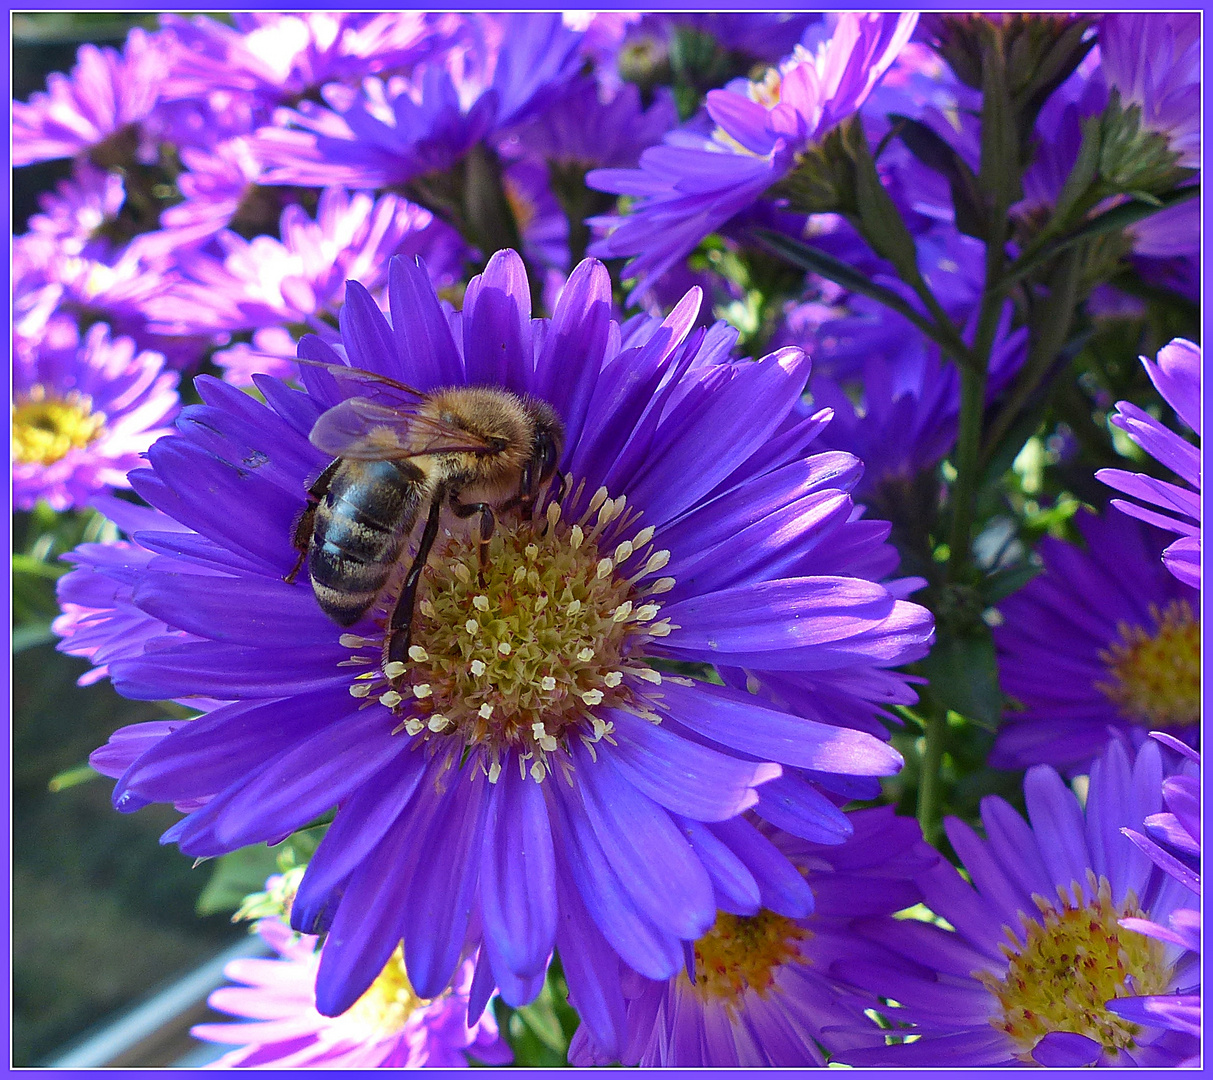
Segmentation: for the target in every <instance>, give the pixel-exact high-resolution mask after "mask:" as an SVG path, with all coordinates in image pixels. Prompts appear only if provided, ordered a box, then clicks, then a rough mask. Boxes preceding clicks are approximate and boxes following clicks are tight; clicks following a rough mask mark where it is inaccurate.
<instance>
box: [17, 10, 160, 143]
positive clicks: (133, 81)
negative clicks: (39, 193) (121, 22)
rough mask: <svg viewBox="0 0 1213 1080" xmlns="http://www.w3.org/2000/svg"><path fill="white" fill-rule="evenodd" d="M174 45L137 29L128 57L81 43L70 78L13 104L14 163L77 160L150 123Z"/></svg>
mask: <svg viewBox="0 0 1213 1080" xmlns="http://www.w3.org/2000/svg"><path fill="white" fill-rule="evenodd" d="M172 47H173V43H172V40H171V38H166V37H165V36H164V35H162V34H148V33H147V32H146V31H144V30H141V29H139V28H138V27H136V28H135V29H133V30H131V32H130V34H129V35H128V37H127V39H126V45H125V46H124V48H123V50H122V53H121V54H119V53H118V52H116V51H115V50H114V49H109V48H104V49H99V48H97V47H96V46H95V45H81V46H80V51H79V53H78V54H77V58H76V66H75V67H74V68H72V73H71V75H70V76H68V75H61V74H59V73H58V72H52V73H51V74H50V75H48V76H47V78H46V87H47V88H46V91H45V92H38V93H35V94H32V95H31V96H30V99H29V101H28V102H21V101H14V102H13V132H12V152H13V164H14V165H31V164H33V163H34V162H36V161H49V160H51V159H53V158H62V157H74V156H75V155H77V154H82V153H85V152H86V151H89V150H93V149H95V148H96V147H97V146H99V145H100V144H101V143H103V142H105V140H106V139H108V138H109V137H110V136H111V135H115V134H117V133H118V132H120V131H122V130H123V129H124V128H126V127H127V126H128V125H130V124H137V123H138V122H139V121H141V120H144V119H145V118H146V117H147V116H148V114H149V113H150V112H151V111H152V109H153V108H154V107H155V105H156V102H157V100H158V99H159V96H160V86H161V83H162V82H163V80H164V77H165V75H166V74H167V73H168V70H169V66H170V55H171V52H172Z"/></svg>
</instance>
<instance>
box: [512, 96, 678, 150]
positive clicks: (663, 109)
mask: <svg viewBox="0 0 1213 1080" xmlns="http://www.w3.org/2000/svg"><path fill="white" fill-rule="evenodd" d="M677 123H678V109H677V106H675V104H674V98H673V96H672V95H671V94H670V93H669V91H668V90H661V91H659V92H658V93H657V94H656V95H654V100H653V103H652V105H650V106H649V107H648V108H647V109H645V108H644V107H643V105H641V102H640V91H639V90H638V89H637V88H636V87H635V86H633V85H632V84H631V83H627V84H625V85H624V86H622V87H620V89H619V91H618V93H616V94H615V95H614V96H613V97H611V98H609V99H608V100H603V97H602V94H601V92H600V90H599V88H598V86H597V85H596V84H595V83H594V81H593V80H592V79H579V80H578V81H577V82H575V83H574V84H573V85H572V86H571V87H570V88H569V90H568V91H567V92H566V93H564V94H562V95H561V96H560V98H559V99H558V100H557V101H555V102H554V103H553V104H552V106H551V107H550V108H548V109H545V110H544V111H543V112H542V113H540V114H539V116H538V117H536V118H535V119H534V120H532V121H531V122H530V123H528V124H526V125H524V126H523V127H522V128H520V129H519V130H518V131H517V133H516V134H514V135H513V136H511V138H509V139H508V140H506V141H505V142H504V143H503V144H502V148H501V149H502V153H503V154H505V155H507V156H511V157H512V156H514V155H515V154H526V155H527V156H533V157H537V158H540V159H542V160H544V161H555V162H559V163H560V164H573V165H579V166H581V167H582V168H584V169H589V168H593V167H594V166H600V167H611V168H628V167H631V166H634V165H635V164H636V162H637V160H638V159H639V158H640V154H641V151H643V150H646V149H647V148H648V147H650V146H652V145H653V144H654V143H656V142H660V141H661V137H662V136H663V135H664V134H665V133H666V132H667V131H669V130H670V129H671V128H672V127H673V126H674V125H675V124H677Z"/></svg>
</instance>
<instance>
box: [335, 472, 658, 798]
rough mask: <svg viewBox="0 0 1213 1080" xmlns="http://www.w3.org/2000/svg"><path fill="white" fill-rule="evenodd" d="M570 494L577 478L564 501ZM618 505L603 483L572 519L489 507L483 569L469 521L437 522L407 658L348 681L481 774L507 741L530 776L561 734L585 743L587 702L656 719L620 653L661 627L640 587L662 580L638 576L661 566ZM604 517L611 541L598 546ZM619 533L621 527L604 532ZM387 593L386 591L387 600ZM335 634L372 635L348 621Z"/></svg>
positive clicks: (593, 729)
mask: <svg viewBox="0 0 1213 1080" xmlns="http://www.w3.org/2000/svg"><path fill="white" fill-rule="evenodd" d="M580 502H581V499H580V489H578V491H577V492H576V493H575V494H574V496H573V497H572V499H571V500H570V502H569V505H572V506H577V505H580ZM629 518H630V519H631V522H634V520H635V516H634V515H630V514H628V513H627V512H625V499H624V498H623V497H620V498H618V499H610V498H608V497H607V492H606V489H605V488H603V489H600V490H599V491H598V493H597V494H596V495H595V496H594V497H593V498H592V499H591V500H590V502H589V504H588V507H587V509H586V510H585V512H584V513H582V514H581V516H580V517H579V518H578V519H577V520H567V519H566V518H565V517H564V516H563V514H562V507H561V505H560V504H559V503H552V504H551V505H550V506H549V507H548V509H547V512H546V513H545V514H544V515H542V516H536V517H533V518H527V519H521V518H520V517H519V516H518V515H501V516H500V517H499V518H498V520H497V525H496V528H495V530H494V532H493V537H492V540H491V542H490V544H489V554H488V560H487V565H486V567H485V569H483V570H482V569H481V566H480V550H479V549H480V544H479V538H478V536H477V534H476V531H475V530H474V529H473V530H470V531H466V532H462V533H451V532H447V534H446V535H445V536H444V537H442V538H441V539H440V540H439V541H438V542H437V543H435V545H434V548H433V551H432V552H431V554H430V558H429V560H428V562H427V564H426V568H425V571H424V572H423V573H422V576H421V583H420V585H419V587H418V591H417V607H416V611H415V613H414V617H413V624H412V634H411V639H410V640H411V644H410V646H409V661H410V662H409V663H408V664H393V663H387V664H384V665H383V667H382V668H381V669H379V670H373V671H368V672H366V673H364V674H363V675H361V676H358V677H357V678H356V679H355V680H354V683H353V685H352V686H351V687H350V692H351V693H352V694H353V695H354V696H355V697H365V698H370V697H371V696H372V695H375V696H376V697H377V698H378V700H379V701H380V702H381V703H382V704H384V705H387V706H388V707H389V708H391V709H392V710H393V711H395V712H397V713H400V714H402V715H404V716H405V717H406V719H405V720H404V721H403V722H402V723H401V724H400V725H399V727H398V728H397V729H396V730H397V731H401V730H403V731H404V732H406V733H407V734H408V735H410V736H413V737H416V738H421V739H425V740H427V741H433V740H437V741H440V742H443V743H445V744H447V745H449V746H451V747H452V748H454V749H463V748H473V749H478V750H480V751H482V752H483V753H482V757H481V760H482V762H483V769H484V771H485V772H486V773H487V775H488V777H489V780H490V781H492V782H494V783H495V782H496V781H497V779H498V777H499V776H500V773H501V759H502V757H503V756H504V755H505V754H506V753H507V752H508V751H510V750H514V751H517V754H518V760H519V768H520V770H522V771H529V772H530V774H531V777H532V778H533V779H534V780H536V781H537V782H538V781H540V780H542V779H543V778H544V776H546V775H547V774H548V773H550V772H551V771H552V766H553V760H552V757H553V755H555V754H557V753H558V751H559V750H560V748H561V747H562V746H563V745H566V744H567V742H568V740H569V739H570V738H571V737H574V736H576V737H578V738H580V739H581V740H582V741H583V742H584V743H585V744H586V745H587V746H589V747H590V748H591V752H593V744H594V743H596V742H597V741H598V740H600V739H601V738H603V737H604V736H608V735H609V734H610V732H611V730H612V726H611V724H610V722H609V721H607V720H603V719H602V718H601V717H600V716H599V715H598V712H597V710H599V709H600V708H601V709H608V708H625V709H627V710H628V711H630V712H633V713H636V714H638V715H642V716H647V717H648V718H649V719H656V717H655V715H654V714H652V712H651V710H649V709H647V708H646V707H645V706H644V704H643V703H642V702H641V701H639V699H637V698H636V697H634V696H633V694H632V692H631V690H630V689H629V687H628V685H627V683H625V676H630V677H631V678H632V679H642V680H645V681H647V682H650V683H660V681H661V676H660V674H658V673H657V672H655V671H653V670H652V669H651V668H649V667H647V666H646V665H645V664H644V663H643V662H641V661H640V660H638V659H631V653H632V652H633V651H634V650H636V649H637V648H638V647H639V646H641V645H643V643H644V642H646V641H649V640H651V639H653V638H658V637H665V636H666V635H667V634H669V632H670V630H671V629H672V628H671V626H670V624H669V623H668V622H666V621H664V620H657V614H658V612H659V611H660V604H658V603H656V602H655V601H654V599H653V598H654V597H656V596H658V595H660V594H661V593H665V592H668V591H669V590H670V589H671V588H672V587H673V585H674V579H673V578H659V579H658V580H656V581H652V582H649V583H646V584H645V585H643V586H642V585H641V584H640V581H641V579H642V578H646V577H648V576H649V575H651V574H654V573H656V572H657V571H659V570H660V569H662V568H663V567H664V566H665V565H666V563H667V562H668V561H669V552H668V551H653V550H652V545H651V544H650V541H651V540H652V537H653V529H651V528H645V529H641V530H640V531H639V532H636V533H634V534H633V533H631V532H630V529H629V527H628V526H629V524H630V522H629V520H628V519H629ZM612 525H614V528H613V529H612V530H611V535H612V538H613V539H612V545H613V546H610V547H605V546H602V545H605V543H606V541H604V539H603V534H604V532H606V531H607V528H608V526H612ZM626 535H631V539H623V540H620V539H618V538H619V537H621V536H626ZM394 592H395V590H393V589H392V588H389V589H388V590H387V599H388V602H389V606H390V604H391V603H394V596H393V593H394ZM341 640H342V643H343V644H345V645H348V646H354V647H367V646H372V645H381V644H382V642H373V641H370V640H367V639H363V638H359V637H356V636H355V635H351V634H346V635H343V636H342V639H341ZM354 660H355V661H356V662H361V663H366V662H367V661H366V659H365V658H359V657H355V658H354ZM384 679H386V680H387V682H388V686H387V687H386V688H385V687H384V686H383V680H384Z"/></svg>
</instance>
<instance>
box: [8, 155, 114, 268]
mask: <svg viewBox="0 0 1213 1080" xmlns="http://www.w3.org/2000/svg"><path fill="white" fill-rule="evenodd" d="M125 201H126V187H125V185H124V184H123V183H122V177H121V176H118V175H117V174H116V173H111V172H106V171H105V170H104V169H98V168H96V167H94V166H93V165H90V164H89V163H88V162H86V161H77V162H76V164H75V167H74V168H73V170H72V176H71V179H70V180H62V181H60V182H59V184H58V185H57V187H56V189H55V192H54V193H50V192H47V193H45V194H43V195H41V196H39V199H38V203H39V205H40V206H41V207H42V213H40V214H34V215H33V216H32V217H31V218H30V219H29V231H30V232H31V233H37V234H39V235H40V236H42V237H43V238H45V239H46V240H49V241H50V245H53V247H54V248H55V249H57V250H60V251H63V252H65V253H66V254H69V255H79V254H81V253H83V252H85V251H86V250H97V249H101V250H108V248H109V246H110V245H109V243H108V242H107V241H105V240H99V239H98V233H99V231H100V230H101V229H102V228H103V227H104V226H105V225H106V224H108V223H109V222H112V221H113V220H114V219H115V218H116V217H117V216H118V212H119V211H120V210H121V209H122V204H123V203H124V202H125ZM50 245H48V246H50Z"/></svg>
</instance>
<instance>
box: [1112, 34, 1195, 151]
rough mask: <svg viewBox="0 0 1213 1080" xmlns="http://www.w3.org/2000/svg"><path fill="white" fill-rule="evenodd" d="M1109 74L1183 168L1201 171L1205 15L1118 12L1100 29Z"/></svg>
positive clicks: (1123, 98) (1123, 100)
mask: <svg viewBox="0 0 1213 1080" xmlns="http://www.w3.org/2000/svg"><path fill="white" fill-rule="evenodd" d="M1099 48H1100V51H1101V53H1102V54H1103V65H1102V66H1103V74H1104V77H1105V78H1106V79H1107V81H1108V85H1109V86H1110V87H1114V88H1115V89H1117V90H1119V91H1120V100H1121V103H1122V104H1123V105H1125V106H1126V107H1127V106H1129V105H1140V106H1141V123H1142V127H1144V128H1145V129H1146V130H1148V131H1156V132H1158V133H1159V134H1161V135H1165V136H1166V137H1167V140H1168V141H1169V143H1170V145H1171V149H1172V150H1174V151H1176V152H1177V153H1178V154H1179V164H1180V165H1182V166H1185V167H1188V168H1193V169H1199V168H1200V106H1201V93H1200V87H1201V81H1200V14H1199V13H1198V12H1185V13H1177V12H1165V13H1164V12H1161V11H1158V12H1155V11H1149V12H1144V11H1143V12H1128V11H1126V12H1115V13H1113V14H1110V15H1105V16H1103V18H1102V19H1101V20H1100V24H1099Z"/></svg>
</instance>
